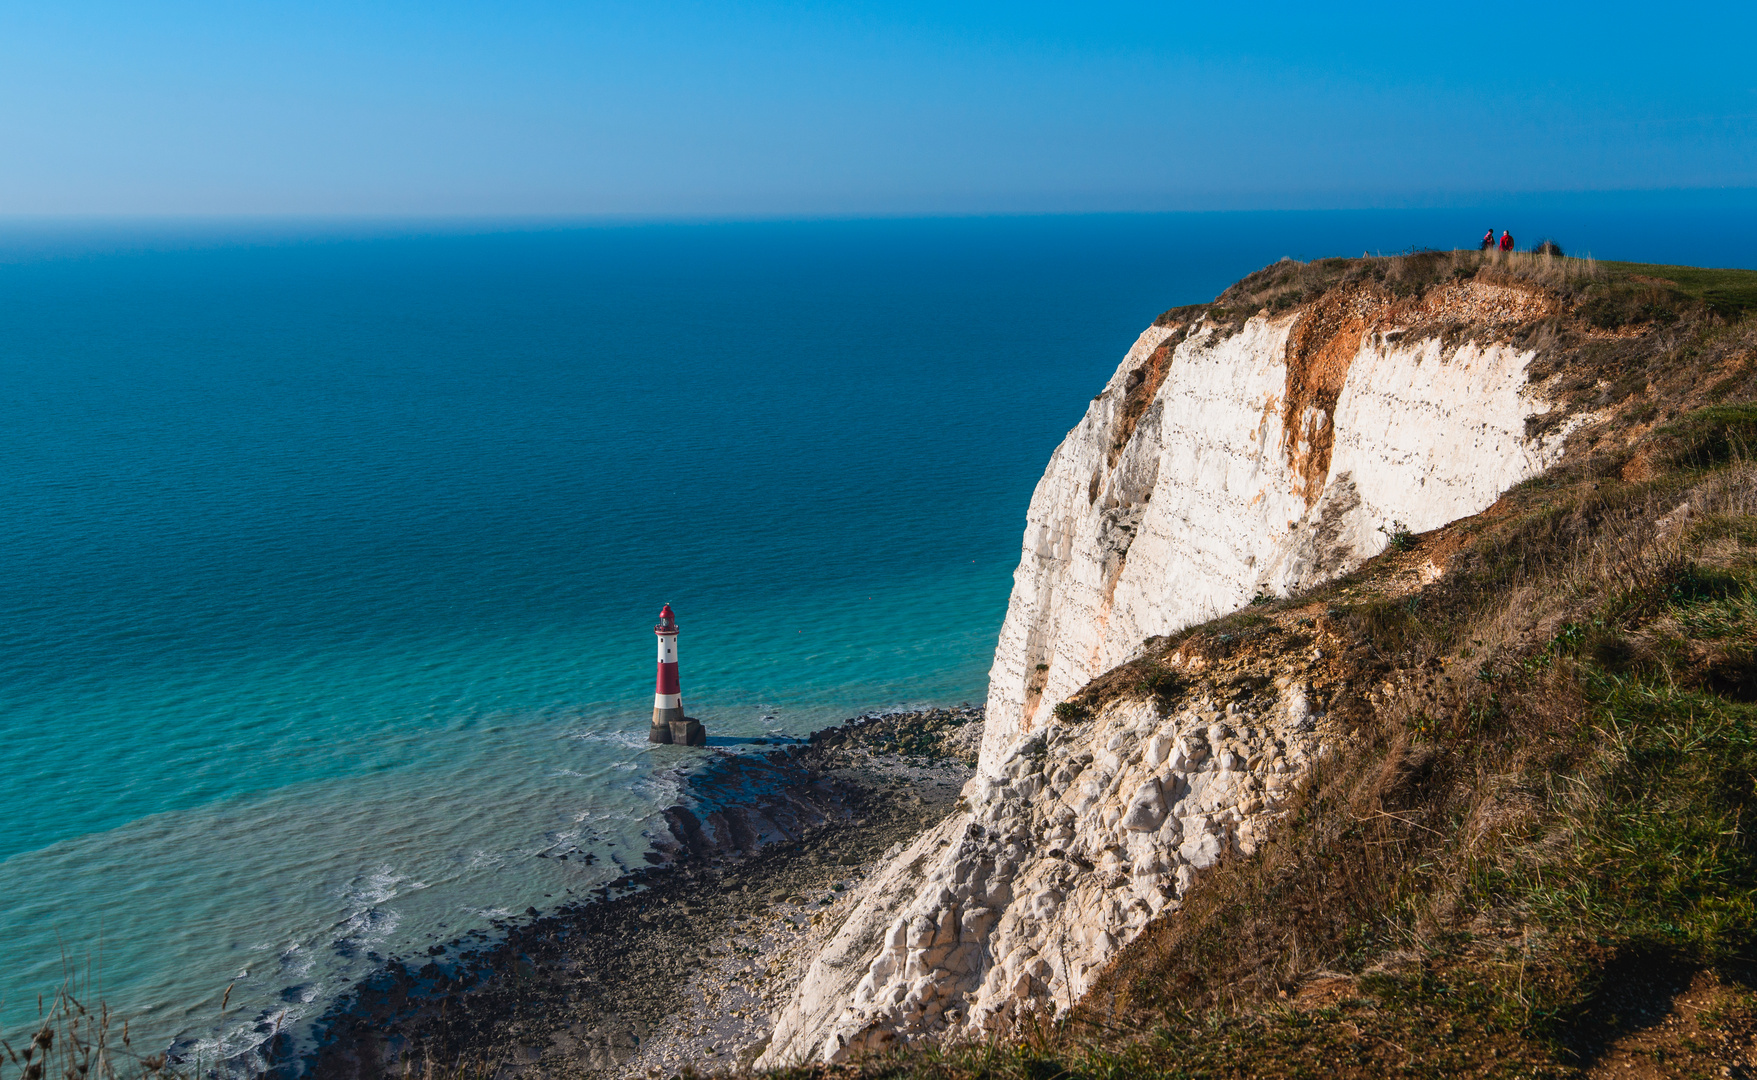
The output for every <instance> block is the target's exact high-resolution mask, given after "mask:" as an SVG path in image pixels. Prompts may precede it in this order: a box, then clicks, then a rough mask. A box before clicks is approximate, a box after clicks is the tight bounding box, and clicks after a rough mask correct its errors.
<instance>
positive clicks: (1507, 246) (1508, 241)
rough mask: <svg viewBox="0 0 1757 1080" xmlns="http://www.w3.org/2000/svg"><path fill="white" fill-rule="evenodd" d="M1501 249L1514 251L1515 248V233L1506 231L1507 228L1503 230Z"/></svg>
mask: <svg viewBox="0 0 1757 1080" xmlns="http://www.w3.org/2000/svg"><path fill="white" fill-rule="evenodd" d="M1501 250H1502V251H1512V250H1513V234H1512V233H1510V232H1508V231H1506V230H1505V229H1503V230H1501Z"/></svg>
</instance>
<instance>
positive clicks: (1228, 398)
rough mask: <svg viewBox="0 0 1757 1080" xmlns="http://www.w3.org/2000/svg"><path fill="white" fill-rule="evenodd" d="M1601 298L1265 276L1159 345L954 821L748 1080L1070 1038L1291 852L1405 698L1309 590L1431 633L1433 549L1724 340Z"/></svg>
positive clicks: (1433, 267)
mask: <svg viewBox="0 0 1757 1080" xmlns="http://www.w3.org/2000/svg"><path fill="white" fill-rule="evenodd" d="M1605 277H1606V271H1605V270H1602V269H1601V268H1598V267H1595V266H1593V265H1591V264H1589V263H1583V262H1580V261H1578V260H1562V259H1553V258H1546V257H1537V256H1532V257H1522V256H1512V257H1507V256H1501V257H1479V256H1478V255H1476V254H1475V253H1429V254H1421V255H1414V256H1404V257H1398V258H1395V259H1372V260H1340V259H1338V260H1326V261H1323V262H1319V263H1313V264H1299V263H1293V262H1290V261H1284V262H1283V263H1280V264H1276V265H1275V266H1272V267H1269V268H1267V269H1265V270H1263V271H1259V272H1258V273H1257V274H1254V275H1252V276H1250V277H1248V278H1246V279H1244V280H1243V281H1241V282H1240V283H1239V284H1238V285H1235V286H1234V287H1232V288H1231V289H1229V290H1228V291H1227V292H1226V293H1223V294H1222V295H1221V296H1220V297H1218V298H1217V299H1216V300H1215V301H1214V302H1213V303H1211V304H1207V305H1198V306H1194V307H1188V308H1180V309H1174V310H1173V311H1170V312H1167V313H1166V314H1165V315H1163V316H1161V317H1160V318H1159V319H1158V320H1157V321H1156V322H1155V323H1154V325H1153V326H1151V327H1149V328H1148V329H1147V330H1146V331H1145V332H1144V333H1143V334H1142V335H1141V337H1140V338H1139V339H1138V340H1137V341H1136V343H1135V345H1134V346H1133V347H1132V348H1131V349H1130V350H1129V351H1128V353H1127V354H1126V355H1125V357H1124V358H1123V361H1122V363H1121V364H1120V365H1119V366H1118V368H1117V370H1116V373H1115V374H1114V375H1113V376H1112V378H1111V379H1110V381H1109V382H1108V383H1107V384H1106V386H1105V387H1104V389H1103V391H1102V392H1101V393H1100V394H1099V395H1098V396H1097V397H1095V398H1094V399H1093V400H1092V403H1091V404H1090V406H1089V407H1088V409H1087V411H1086V415H1085V416H1084V418H1083V419H1082V420H1081V421H1080V423H1079V424H1078V425H1077V426H1076V427H1075V428H1074V430H1073V431H1072V432H1070V433H1069V435H1068V436H1067V438H1066V439H1065V440H1064V441H1063V443H1062V444H1061V446H1059V447H1058V448H1057V449H1056V451H1055V453H1054V454H1053V455H1052V457H1051V460H1050V464H1049V467H1048V469H1047V470H1046V472H1045V474H1044V477H1043V479H1042V480H1041V481H1040V482H1039V484H1038V486H1037V489H1036V492H1035V494H1034V495H1033V497H1032V500H1031V504H1030V509H1029V511H1028V514H1027V524H1026V530H1025V537H1024V544H1023V551H1022V556H1021V560H1020V564H1019V568H1018V570H1017V572H1016V574H1015V577H1014V587H1013V592H1012V597H1011V599H1010V601H1009V605H1008V610H1007V615H1006V620H1005V624H1004V627H1003V629H1002V631H1001V635H1000V639H999V643H998V645H997V648H996V653H995V661H994V666H993V669H992V671H991V675H990V688H989V698H988V707H987V727H986V730H985V733H984V737H983V743H982V749H981V755H980V761H979V764H978V770H977V774H976V776H975V778H974V779H972V780H971V782H970V783H969V784H968V785H967V786H966V788H965V790H964V797H963V800H962V802H961V804H960V810H959V812H957V813H955V814H953V815H952V816H950V817H948V818H947V819H946V820H945V821H943V822H942V823H940V824H939V825H938V826H937V827H935V828H934V829H932V830H930V831H929V832H927V833H926V834H924V835H922V836H921V837H920V838H918V839H917V840H916V841H915V843H914V844H912V845H911V846H909V847H908V849H907V850H905V851H903V852H902V853H901V854H900V855H898V856H896V857H895V858H893V859H892V860H891V861H890V863H889V864H888V865H887V866H885V867H884V868H882V869H881V870H880V871H879V872H878V873H876V874H874V875H873V876H872V877H871V878H870V879H869V880H868V882H867V884H866V885H865V886H864V887H863V889H862V891H861V893H860V895H858V896H856V897H855V898H854V900H853V901H852V902H851V903H850V905H849V907H850V908H851V911H850V913H849V914H848V915H847V917H846V918H845V921H844V922H843V925H842V927H841V929H840V930H839V932H838V933H837V934H836V936H835V937H834V938H833V940H832V941H831V943H830V944H829V945H828V946H827V947H826V948H825V950H824V951H823V953H822V954H821V955H820V956H819V957H818V958H817V959H816V961H815V962H814V963H813V964H812V966H811V968H810V970H809V971H808V973H807V975H806V977H805V979H804V980H803V982H802V983H801V985H800V987H799V989H798V991H797V993H796V994H795V996H794V998H793V999H792V1001H791V1002H790V1003H789V1004H788V1005H787V1007H786V1008H785V1009H784V1010H783V1011H782V1013H781V1014H780V1016H779V1017H778V1019H777V1026H776V1029H775V1033H774V1036H773V1038H772V1040H771V1042H770V1045H769V1047H768V1049H767V1050H766V1052H765V1053H764V1055H763V1057H762V1058H761V1059H760V1060H759V1062H758V1064H759V1065H780V1064H789V1063H798V1062H809V1061H836V1060H841V1059H844V1058H847V1057H850V1056H859V1055H862V1054H866V1053H870V1052H873V1051H877V1050H882V1049H886V1048H891V1047H899V1046H908V1045H911V1044H915V1043H919V1042H923V1041H929V1040H943V1039H947V1038H948V1037H949V1038H950V1040H951V1041H952V1042H954V1043H955V1042H957V1041H958V1040H959V1039H960V1038H967V1039H970V1040H972V1041H974V1040H986V1039H988V1038H990V1037H992V1036H996V1035H1007V1034H1011V1033H1014V1032H1017V1031H1019V1030H1021V1026H1022V1025H1024V1024H1026V1023H1027V1022H1028V1021H1029V1020H1030V1018H1032V1017H1046V1018H1047V1017H1053V1016H1061V1017H1066V1016H1068V1015H1070V1014H1072V1013H1073V1012H1074V1011H1075V1007H1076V1004H1077V1003H1078V1002H1080V1001H1081V1000H1082V999H1083V998H1084V997H1086V996H1087V995H1088V994H1089V993H1090V992H1092V991H1093V989H1094V987H1095V986H1099V985H1100V984H1101V983H1102V982H1103V980H1105V979H1107V978H1108V979H1112V980H1113V981H1114V978H1115V976H1114V974H1113V973H1114V971H1115V958H1116V957H1117V956H1118V954H1119V952H1122V951H1124V950H1125V949H1126V948H1127V947H1128V946H1129V945H1130V943H1131V942H1133V941H1134V940H1135V939H1136V938H1137V937H1139V936H1141V934H1142V932H1143V930H1145V929H1146V928H1147V927H1149V926H1150V925H1154V926H1160V925H1170V924H1169V923H1167V922H1166V920H1167V919H1168V918H1170V917H1171V915H1172V914H1173V913H1174V912H1176V911H1177V910H1178V909H1179V908H1180V907H1181V906H1182V905H1183V904H1184V903H1185V902H1186V900H1187V899H1188V898H1189V897H1190V895H1191V893H1192V890H1196V889H1199V888H1200V887H1201V883H1202V881H1203V880H1204V877H1205V875H1207V874H1208V873H1209V872H1210V871H1211V870H1212V869H1213V868H1215V867H1217V866H1219V865H1221V864H1226V865H1232V864H1238V863H1241V862H1249V861H1250V859H1251V858H1252V856H1254V855H1255V854H1256V853H1257V852H1258V850H1259V848H1261V847H1262V846H1263V845H1264V844H1265V843H1267V842H1269V841H1270V840H1271V839H1272V838H1274V837H1276V836H1278V835H1280V833H1281V832H1282V831H1284V830H1285V828H1286V827H1287V821H1288V815H1289V813H1290V812H1291V811H1293V810H1295V809H1297V808H1298V807H1299V806H1300V805H1301V803H1302V800H1304V799H1306V798H1308V797H1309V793H1310V791H1311V790H1312V785H1313V783H1314V776H1315V775H1316V773H1317V771H1318V770H1317V766H1318V765H1319V763H1321V762H1324V761H1331V760H1342V759H1343V758H1346V757H1347V756H1348V754H1349V753H1351V752H1352V749H1351V748H1352V747H1355V746H1356V745H1357V744H1358V742H1359V740H1360V732H1361V730H1362V725H1363V724H1365V723H1368V722H1370V721H1371V720H1372V718H1373V716H1374V715H1375V710H1379V709H1382V708H1384V707H1386V703H1388V702H1390V701H1391V700H1393V699H1394V698H1395V697H1396V696H1397V694H1398V693H1399V692H1401V691H1400V688H1401V687H1402V686H1403V683H1401V682H1399V680H1398V679H1396V678H1390V679H1386V680H1384V681H1382V682H1375V681H1373V680H1374V679H1375V678H1377V675H1376V674H1375V673H1374V672H1375V669H1373V668H1372V666H1371V665H1370V664H1366V663H1365V661H1363V660H1362V659H1361V653H1360V647H1359V642H1358V636H1359V635H1358V633H1357V629H1358V627H1357V625H1356V623H1355V622H1350V621H1348V620H1346V619H1342V618H1340V617H1339V613H1338V612H1337V611H1336V610H1333V608H1332V606H1331V602H1330V601H1327V600H1324V599H1322V598H1321V597H1319V596H1318V592H1319V591H1320V590H1321V589H1322V588H1324V587H1326V583H1331V582H1335V581H1336V580H1337V579H1339V578H1345V577H1346V576H1348V575H1357V572H1358V571H1361V570H1362V568H1363V567H1364V566H1366V565H1367V564H1368V563H1369V560H1373V562H1372V565H1371V567H1370V569H1371V571H1372V573H1371V574H1369V575H1368V580H1366V583H1365V584H1360V585H1358V586H1351V588H1355V589H1356V591H1355V592H1354V593H1351V594H1350V600H1351V602H1353V603H1357V604H1368V605H1377V607H1374V608H1373V610H1375V611H1377V610H1379V608H1380V607H1385V606H1386V605H1391V607H1390V608H1387V610H1392V609H1394V608H1395V605H1398V604H1405V605H1408V604H1418V603H1419V602H1420V601H1419V597H1420V596H1421V594H1423V593H1424V591H1426V590H1430V589H1432V588H1433V587H1434V586H1435V585H1436V583H1440V582H1442V581H1443V580H1444V579H1445V578H1446V576H1447V575H1448V573H1449V571H1450V569H1451V565H1452V561H1453V560H1454V558H1455V557H1458V556H1459V553H1460V552H1468V551H1470V550H1474V549H1470V548H1469V547H1468V545H1467V544H1465V542H1464V540H1463V539H1461V537H1463V535H1464V534H1463V533H1458V534H1457V536H1455V537H1454V538H1453V539H1451V540H1447V541H1445V542H1438V541H1436V540H1435V539H1434V538H1435V537H1444V536H1446V535H1449V530H1448V529H1447V528H1446V527H1447V526H1449V525H1450V524H1452V523H1458V522H1462V521H1465V520H1466V519H1471V518H1472V517H1473V515H1483V514H1484V512H1485V511H1487V512H1489V514H1490V515H1492V514H1493V508H1494V507H1496V505H1497V503H1498V501H1499V500H1501V499H1502V496H1503V494H1504V493H1506V492H1508V490H1509V489H1512V488H1514V487H1515V486H1516V485H1520V484H1521V483H1522V482H1523V481H1527V480H1529V479H1531V478H1533V477H1537V476H1540V475H1543V474H1545V473H1546V471H1550V472H1552V473H1553V471H1554V470H1556V469H1557V468H1558V467H1559V466H1564V465H1566V463H1567V462H1569V461H1572V460H1576V459H1585V458H1587V457H1589V456H1591V455H1593V454H1600V455H1602V453H1603V452H1604V449H1605V446H1606V445H1607V440H1608V441H1609V442H1611V443H1615V444H1616V445H1618V446H1626V445H1629V444H1631V443H1632V442H1634V441H1635V440H1638V439H1639V438H1640V437H1641V436H1643V435H1645V434H1647V433H1648V432H1650V431H1651V430H1653V428H1654V424H1655V423H1656V422H1657V420H1658V419H1660V418H1662V417H1663V416H1664V415H1666V414H1667V412H1668V411H1675V410H1664V409H1661V408H1660V407H1658V405H1657V402H1658V401H1659V400H1660V399H1666V398H1669V399H1671V400H1670V403H1671V404H1674V405H1675V404H1678V403H1681V402H1682V401H1683V399H1684V398H1686V397H1688V396H1689V394H1690V393H1691V392H1692V391H1690V389H1689V388H1690V387H1691V386H1694V385H1695V384H1696V383H1695V380H1694V378H1693V377H1692V376H1691V375H1690V373H1689V372H1688V371H1687V370H1686V369H1687V365H1683V364H1679V363H1672V364H1671V365H1670V366H1669V367H1667V366H1665V365H1655V364H1653V363H1651V362H1650V361H1652V360H1653V358H1654V357H1656V356H1662V355H1669V354H1667V352H1666V349H1667V347H1668V343H1669V347H1670V348H1672V349H1673V351H1674V353H1675V349H1676V346H1677V341H1678V340H1683V339H1685V338H1688V337H1689V335H1690V334H1691V333H1698V332H1704V331H1703V327H1704V326H1713V325H1721V324H1724V323H1725V321H1726V319H1727V317H1728V314H1729V312H1722V311H1720V310H1719V309H1718V308H1716V307H1715V306H1714V300H1713V298H1710V299H1709V300H1708V301H1707V302H1706V306H1705V305H1704V302H1703V301H1702V299H1701V297H1700V296H1695V297H1692V295H1689V294H1687V293H1686V292H1684V291H1680V290H1681V289H1682V287H1680V286H1678V285H1677V284H1676V283H1675V282H1670V281H1667V282H1665V284H1666V285H1669V286H1671V288H1670V289H1669V290H1666V289H1663V288H1661V287H1660V286H1657V285H1655V286H1646V285H1641V284H1639V280H1642V279H1639V276H1638V275H1637V279H1638V283H1637V285H1636V286H1635V287H1634V288H1633V289H1628V288H1623V289H1620V291H1619V290H1618V289H1609V290H1607V289H1606V288H1604V287H1602V285H1603V282H1604V279H1605ZM1628 277H1629V275H1628V274H1627V273H1623V274H1622V276H1621V277H1619V278H1618V280H1619V281H1625V282H1626V279H1627V278H1628ZM1645 280H1653V279H1645ZM1741 287H1742V286H1741ZM1644 290H1645V291H1644ZM1656 296H1658V297H1660V300H1661V301H1664V298H1665V297H1666V296H1670V297H1673V298H1675V300H1676V301H1677V305H1681V307H1680V308H1679V309H1680V310H1683V309H1685V308H1687V309H1688V310H1687V311H1686V315H1687V316H1688V317H1687V318H1684V317H1681V316H1678V315H1677V314H1676V312H1674V313H1673V315H1672V317H1671V318H1663V317H1659V316H1656V315H1655V311H1657V310H1660V309H1658V308H1656V307H1655V303H1656V301H1655V299H1654V297H1656ZM1666 302H1669V301H1666ZM1643 305H1645V306H1643ZM1692 305H1693V306H1692ZM1675 306H1676V305H1675ZM1666 310H1670V309H1666ZM1740 310H1742V309H1739V308H1738V306H1737V304H1735V305H1734V306H1733V308H1732V309H1731V310H1730V314H1731V315H1732V316H1734V317H1736V316H1737V315H1738V313H1739V311H1740ZM1656 335H1657V337H1656ZM1666 335H1670V337H1667V336H1666ZM1662 338H1663V339H1664V340H1663V341H1662V340H1661V339H1662ZM1631 357H1643V358H1645V359H1644V360H1643V362H1642V363H1641V364H1640V365H1635V367H1636V368H1637V369H1638V370H1639V371H1640V372H1641V375H1640V381H1638V382H1635V383H1631V382H1630V379H1629V377H1628V375H1629V370H1630V367H1631V365H1630V363H1629V361H1630V358H1631ZM1742 362H1743V363H1745V364H1746V365H1747V368H1748V367H1749V362H1750V361H1749V358H1748V356H1747V357H1746V358H1745V359H1744V360H1743V361H1742ZM1729 363H1731V361H1729ZM1735 366H1736V365H1735ZM1662 375H1663V376H1664V377H1663V378H1662V377H1661V376H1662ZM1607 376H1608V377H1607ZM1668 378H1669V379H1670V380H1672V381H1671V382H1666V379H1668ZM1644 396H1645V398H1647V399H1651V400H1648V401H1643V400H1642V399H1643V397H1644ZM1723 396H1724V395H1723ZM1729 497H1730V496H1729ZM1436 530H1437V531H1438V532H1436ZM1423 534H1426V535H1423ZM1357 576H1358V575H1357ZM1399 610H1400V609H1399ZM1410 610H1412V611H1413V610H1414V608H1413V607H1411V608H1410ZM1235 612H1236V613H1238V614H1230V615H1229V613H1235ZM1222 616H1225V617H1226V618H1222V619H1221V620H1220V621H1219V622H1218V623H1216V622H1211V620H1215V619H1216V618H1217V617H1222ZM1391 621H1393V622H1395V621H1396V620H1395V618H1393V619H1392V620H1391ZM1198 624H1207V625H1206V626H1203V627H1202V628H1201V632H1199V633H1192V632H1189V628H1192V627H1197V626H1198ZM1363 665H1364V666H1363ZM1114 992H1115V991H1114V989H1113V990H1112V993H1113V995H1114Z"/></svg>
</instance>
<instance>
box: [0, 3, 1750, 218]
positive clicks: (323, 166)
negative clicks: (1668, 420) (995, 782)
mask: <svg viewBox="0 0 1757 1080" xmlns="http://www.w3.org/2000/svg"><path fill="white" fill-rule="evenodd" d="M1754 11H1757V5H1753V4H1749V3H1746V4H1736V5H1735V4H1704V5H1690V6H1683V7H1668V6H1665V5H1656V4H1652V3H1647V4H1641V5H1622V4H1617V3H1598V4H1591V5H1586V4H1547V5H1546V4H1539V3H1530V2H1526V3H1517V4H1500V3H1492V2H1491V3H1464V4H1458V3H1452V4H1430V3H1410V2H1407V0H1405V2H1402V3H1396V4H1372V5H1357V6H1354V7H1352V8H1347V9H1341V8H1337V7H1334V6H1332V5H1323V4H1312V3H1309V2H1308V3H1302V4H1297V5H1278V4H1273V3H1258V4H1249V5H1236V4H1224V5H1223V4H1205V5H1184V4H1100V3H1092V4H1034V3H1029V2H1014V3H1006V4H958V3H944V2H942V3H889V4H877V3H873V4H860V3H841V4H837V3H814V4H807V3H785V2H759V0H751V2H746V3H691V2H677V3H668V2H657V0H648V2H643V3H591V2H583V3H566V4H562V3H522V4H518V3H502V4H486V3H481V4H476V3H443V2H441V3H431V2H429V3H379V4H372V3H328V2H323V0H309V2H306V3H300V4H288V3H272V2H263V3H243V2H227V3H218V2H214V3H200V2H197V3H177V2H165V3H139V2H134V3H126V4H124V3H115V4H101V3H80V2H68V3H61V4H52V5H51V4H40V5H27V4H22V3H12V4H5V5H0V215H26V216H31V215H160V214H167V215H184V214H198V215H211V214H221V215H225V214H252V215H255V214H268V215H275V214H304V215H323V216H330V215H355V214H359V215H416V216H445V215H461V216H479V215H538V216H558V215H559V216H571V215H587V216H597V215H635V216H666V217H674V216H685V217H688V216H710V217H718V216H743V215H758V216H767V215H786V216H802V215H804V216H809V215H816V214H837V215H840V214H893V213H905V214H909V213H968V212H978V213H981V212H1035V211H1110V210H1166V209H1231V208H1246V207H1338V206H1396V205H1422V204H1433V203H1441V204H1443V203H1446V202H1448V201H1459V200H1465V201H1468V200H1470V199H1473V198H1476V197H1479V196H1481V195H1484V194H1492V195H1497V196H1499V195H1505V194H1508V193H1521V192H1538V191H1542V192H1571V191H1615V190H1630V189H1665V188H1701V187H1710V188H1712V187H1743V188H1749V187H1757V60H1753V54H1752V51H1751V50H1752V42H1753V41H1754V40H1757V14H1753V12H1754Z"/></svg>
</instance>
